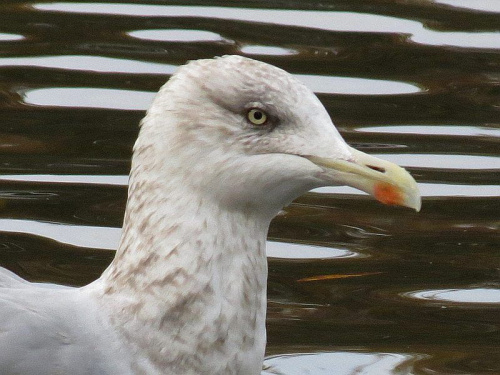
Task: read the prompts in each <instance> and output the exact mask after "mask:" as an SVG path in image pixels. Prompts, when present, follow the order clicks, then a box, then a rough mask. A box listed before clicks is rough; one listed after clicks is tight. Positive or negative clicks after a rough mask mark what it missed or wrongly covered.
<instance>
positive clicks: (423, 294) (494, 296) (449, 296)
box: [403, 288, 500, 304]
mask: <svg viewBox="0 0 500 375" xmlns="http://www.w3.org/2000/svg"><path fill="white" fill-rule="evenodd" d="M403 296H405V297H409V298H416V299H422V300H430V301H437V302H455V303H472V304H475V303H493V304H500V289H495V288H467V289H437V290H422V291H418V292H411V293H404V294H403Z"/></svg>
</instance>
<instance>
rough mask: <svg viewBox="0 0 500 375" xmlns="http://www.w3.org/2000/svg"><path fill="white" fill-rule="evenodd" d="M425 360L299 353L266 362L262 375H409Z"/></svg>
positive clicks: (405, 356)
mask: <svg viewBox="0 0 500 375" xmlns="http://www.w3.org/2000/svg"><path fill="white" fill-rule="evenodd" d="M424 357H425V356H423V355H419V354H402V353H363V352H334V353H312V354H309V353H300V354H288V355H282V356H275V357H271V358H268V359H267V360H266V361H265V363H264V364H265V366H268V368H267V369H266V370H265V371H264V372H263V373H262V375H267V374H276V375H280V374H283V375H284V374H286V375H304V374H314V375H332V374H335V375H382V374H386V375H389V374H409V373H411V370H412V363H413V362H414V361H416V360H418V359H421V358H424Z"/></svg>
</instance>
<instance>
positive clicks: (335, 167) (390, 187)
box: [307, 147, 422, 211]
mask: <svg viewBox="0 0 500 375" xmlns="http://www.w3.org/2000/svg"><path fill="white" fill-rule="evenodd" d="M349 149H350V151H351V154H352V160H340V159H329V158H323V157H318V156H307V159H309V160H310V161H311V162H313V163H314V164H316V165H317V166H319V167H321V168H323V169H324V171H325V173H326V174H327V175H331V176H332V179H334V180H335V182H337V183H341V184H344V185H347V186H352V187H354V188H357V189H359V190H362V191H364V192H366V193H368V194H370V195H372V196H373V197H375V198H376V199H377V200H378V201H380V202H382V203H384V204H391V205H398V206H405V207H410V208H413V209H414V210H416V211H420V207H421V205H422V202H421V198H420V192H419V191H418V187H417V183H416V181H415V180H414V179H413V177H412V176H411V175H410V174H409V173H408V172H407V171H406V170H405V169H403V168H401V167H400V166H398V165H396V164H394V163H391V162H389V161H386V160H382V159H378V158H376V157H374V156H370V155H368V154H365V153H364V152H361V151H358V150H356V149H354V148H352V147H350V148H349Z"/></svg>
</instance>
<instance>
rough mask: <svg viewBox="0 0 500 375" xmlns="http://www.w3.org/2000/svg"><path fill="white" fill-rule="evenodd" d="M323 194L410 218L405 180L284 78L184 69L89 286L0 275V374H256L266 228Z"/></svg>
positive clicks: (209, 62)
mask: <svg viewBox="0 0 500 375" xmlns="http://www.w3.org/2000/svg"><path fill="white" fill-rule="evenodd" d="M332 185H348V186H352V187H355V188H357V189H360V190H362V191H364V192H367V193H368V194H370V195H372V196H374V197H375V198H376V199H377V200H379V201H381V202H382V203H386V204H391V205H401V206H406V207H410V208H413V209H415V210H417V211H418V210H420V205H421V199H420V194H419V191H418V188H417V184H416V182H415V180H414V179H413V178H412V177H411V176H410V174H409V173H408V172H406V171H405V170H404V169H403V168H401V167H399V166H397V165H395V164H393V163H390V162H388V161H384V160H380V159H378V158H375V157H373V156H369V155H367V154H365V153H363V152H360V151H358V150H355V149H354V148H352V147H350V146H349V145H347V143H346V142H345V141H344V140H343V139H342V137H341V135H340V134H339V132H338V131H337V129H336V128H335V126H334V125H333V123H332V121H331V119H330V117H329V115H328V113H327V111H326V110H325V108H324V107H323V105H322V104H321V102H320V101H319V99H318V98H317V97H316V96H315V95H314V93H313V92H312V91H310V90H309V89H308V88H307V87H306V86H305V85H304V84H302V83H301V82H300V81H298V80H297V79H296V78H295V77H293V76H292V75H291V74H289V73H287V72H285V71H284V70H281V69H279V68H277V67H274V66H272V65H269V64H266V63H263V62H259V61H255V60H252V59H249V58H245V57H241V56H224V57H219V58H214V59H203V60H197V61H192V62H189V63H188V64H186V65H184V66H182V67H180V68H179V69H178V71H177V72H176V73H175V74H174V75H173V76H172V77H171V78H170V79H169V81H168V82H167V83H166V84H165V85H164V86H163V87H161V89H160V90H159V92H158V94H157V95H156V97H155V99H154V101H153V103H152V105H151V107H150V108H149V110H148V111H147V113H146V116H145V118H144V119H143V120H142V122H141V125H140V133H139V136H138V139H137V141H136V143H135V146H134V152H133V157H132V167H131V172H130V180H129V190H128V200H127V206H126V210H125V218H124V223H123V231H122V237H121V240H120V244H119V247H118V250H117V252H116V255H115V258H114V259H113V261H112V262H111V264H110V265H109V267H108V268H107V269H106V270H105V271H104V272H103V274H102V275H101V277H100V278H99V279H97V280H96V281H94V282H92V283H91V284H89V285H86V286H84V287H81V288H72V287H62V286H59V287H57V286H55V285H50V284H35V283H30V282H28V281H26V280H24V279H22V278H20V277H19V276H17V275H15V274H14V273H12V272H10V271H8V270H6V269H0V318H1V319H0V369H1V370H0V373H1V374H3V375H14V374H22V375H54V374H72V375H90V374H92V375H129V374H130V375H131V374H134V375H136V374H147V375H156V374H168V375H181V374H182V375H216V374H217V375H232V374H238V375H257V374H260V373H261V370H262V362H263V358H264V351H265V345H266V330H265V319H266V285H267V259H266V250H265V244H266V235H267V231H268V228H269V224H270V221H271V219H272V218H273V217H274V216H275V215H276V214H277V213H278V212H279V211H280V210H281V209H282V208H283V207H284V206H285V205H287V204H289V203H290V202H291V201H292V200H293V199H295V198H297V197H298V196H300V195H301V194H303V193H305V192H307V191H308V190H310V189H313V188H317V187H321V186H332Z"/></svg>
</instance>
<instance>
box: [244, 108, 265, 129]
mask: <svg viewBox="0 0 500 375" xmlns="http://www.w3.org/2000/svg"><path fill="white" fill-rule="evenodd" d="M247 119H248V121H250V122H251V123H252V124H254V125H264V124H265V123H266V122H267V114H266V113H265V112H264V111H263V110H261V109H258V108H251V109H250V110H249V111H248V112H247Z"/></svg>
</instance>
